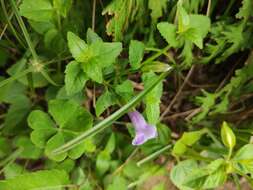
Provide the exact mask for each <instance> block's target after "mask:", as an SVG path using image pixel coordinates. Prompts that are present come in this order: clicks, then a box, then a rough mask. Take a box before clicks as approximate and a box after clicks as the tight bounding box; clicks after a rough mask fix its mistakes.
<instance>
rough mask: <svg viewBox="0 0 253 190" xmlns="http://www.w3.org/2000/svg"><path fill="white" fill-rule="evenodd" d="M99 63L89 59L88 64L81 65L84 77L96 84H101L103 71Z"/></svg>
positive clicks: (94, 59)
mask: <svg viewBox="0 0 253 190" xmlns="http://www.w3.org/2000/svg"><path fill="white" fill-rule="evenodd" d="M100 64H101V62H98V60H97V59H96V58H91V59H90V60H89V62H86V63H82V65H81V66H82V69H83V71H84V72H85V73H86V75H87V76H88V77H89V78H91V79H92V80H93V81H95V82H97V83H102V82H103V71H102V67H101V65H100Z"/></svg>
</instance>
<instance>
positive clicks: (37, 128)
mask: <svg viewBox="0 0 253 190" xmlns="http://www.w3.org/2000/svg"><path fill="white" fill-rule="evenodd" d="M48 109H49V113H50V114H51V115H52V116H53V118H54V120H55V121H56V123H57V125H58V126H57V127H56V124H55V123H54V122H53V121H52V120H51V119H50V118H49V116H48V115H47V114H46V113H44V112H42V111H33V112H32V113H31V114H30V116H29V119H28V123H29V125H30V127H31V128H33V129H34V130H33V131H32V134H31V139H32V141H33V142H34V144H35V145H36V146H41V147H44V148H45V153H46V155H47V156H48V157H49V158H50V159H53V160H55V161H62V160H64V159H65V158H66V157H67V156H69V157H71V158H72V159H77V158H79V157H80V156H81V155H82V154H83V153H85V152H93V151H94V150H95V148H96V147H95V145H94V144H93V141H92V139H86V140H85V141H83V142H82V144H81V145H79V146H77V147H76V148H74V149H72V150H71V151H69V152H68V153H64V154H60V155H52V154H51V152H52V150H53V149H55V148H57V147H58V146H60V145H62V144H64V143H65V142H66V141H68V140H71V139H73V138H74V137H76V136H77V135H79V134H80V132H82V131H85V130H87V129H89V128H91V126H92V123H93V119H92V116H91V114H90V113H89V112H88V111H86V110H85V109H84V108H83V107H81V106H80V105H79V104H78V103H76V102H75V101H73V100H59V99H56V100H51V101H50V102H49V108H48ZM38 118H39V119H38Z"/></svg>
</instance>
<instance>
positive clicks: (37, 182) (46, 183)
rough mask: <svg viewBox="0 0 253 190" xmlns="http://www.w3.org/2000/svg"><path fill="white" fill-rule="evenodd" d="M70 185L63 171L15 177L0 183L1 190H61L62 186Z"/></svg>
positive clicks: (47, 171) (49, 171)
mask: <svg viewBox="0 0 253 190" xmlns="http://www.w3.org/2000/svg"><path fill="white" fill-rule="evenodd" d="M69 183H70V181H69V178H68V175H67V173H66V172H65V171H63V170H44V171H43V170H42V171H38V172H33V173H27V174H23V175H19V176H16V177H14V178H12V179H8V180H3V181H0V189H1V190H6V189H8V190H34V189H54V190H61V189H62V186H64V185H68V184H69Z"/></svg>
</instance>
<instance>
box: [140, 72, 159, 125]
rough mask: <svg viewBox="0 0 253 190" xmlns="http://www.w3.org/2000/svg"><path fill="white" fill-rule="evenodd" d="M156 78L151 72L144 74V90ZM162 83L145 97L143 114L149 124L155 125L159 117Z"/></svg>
mask: <svg viewBox="0 0 253 190" xmlns="http://www.w3.org/2000/svg"><path fill="white" fill-rule="evenodd" d="M157 78H158V76H157V75H156V74H154V73H153V72H149V73H144V74H143V76H142V80H143V81H144V88H145V87H147V86H149V84H150V83H151V82H152V81H154V80H156V79H157ZM162 90H163V83H162V82H160V83H159V84H158V85H157V86H156V87H155V88H154V89H153V90H151V91H150V92H149V93H148V94H147V95H146V97H145V99H144V101H145V105H146V107H145V113H146V115H147V119H148V122H149V123H150V124H156V123H157V122H158V121H159V117H160V98H161V96H162Z"/></svg>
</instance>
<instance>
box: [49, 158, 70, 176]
mask: <svg viewBox="0 0 253 190" xmlns="http://www.w3.org/2000/svg"><path fill="white" fill-rule="evenodd" d="M74 167H75V161H74V160H72V159H66V160H64V161H63V162H55V161H52V160H46V163H45V168H46V169H57V170H65V171H66V172H67V173H69V172H71V171H72V170H73V169H74Z"/></svg>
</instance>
